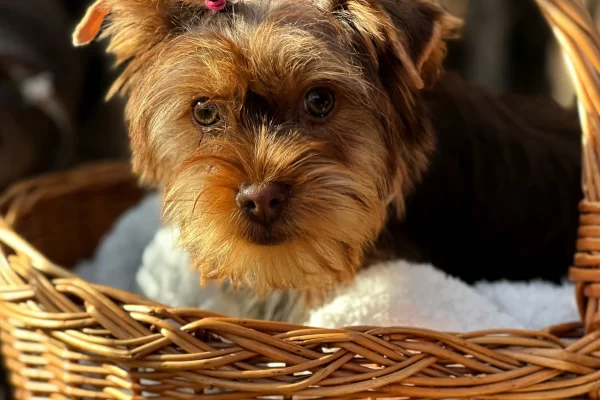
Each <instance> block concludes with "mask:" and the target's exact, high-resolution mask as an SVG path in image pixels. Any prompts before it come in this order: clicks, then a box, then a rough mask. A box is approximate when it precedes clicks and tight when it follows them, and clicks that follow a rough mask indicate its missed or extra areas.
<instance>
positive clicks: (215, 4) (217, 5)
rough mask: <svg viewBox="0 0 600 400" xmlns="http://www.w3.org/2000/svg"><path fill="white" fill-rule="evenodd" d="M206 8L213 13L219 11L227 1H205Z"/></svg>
mask: <svg viewBox="0 0 600 400" xmlns="http://www.w3.org/2000/svg"><path fill="white" fill-rule="evenodd" d="M205 3H206V7H208V8H210V9H211V10H213V11H221V10H222V9H224V8H225V6H226V5H227V0H205Z"/></svg>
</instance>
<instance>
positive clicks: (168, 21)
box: [82, 0, 458, 291]
mask: <svg viewBox="0 0 600 400" xmlns="http://www.w3.org/2000/svg"><path fill="white" fill-rule="evenodd" d="M102 1H103V5H104V6H106V7H108V8H109V9H110V10H111V13H110V16H109V17H108V21H107V26H108V27H107V29H106V30H105V32H104V33H103V35H102V37H106V38H109V39H110V43H109V46H108V50H109V51H110V52H111V53H113V54H114V55H115V56H116V60H117V62H118V63H123V62H128V64H127V65H126V67H125V69H124V72H123V74H122V75H121V77H120V78H119V79H118V80H117V81H116V82H115V85H114V87H113V91H112V92H111V94H114V93H116V92H121V93H123V94H126V95H128V105H127V110H126V112H127V117H128V121H129V125H130V136H131V145H132V151H133V167H134V170H135V172H136V173H138V174H139V175H140V177H141V178H142V179H143V180H144V181H145V182H148V183H151V184H155V185H159V186H161V187H163V188H164V191H165V199H166V200H165V205H164V217H165V220H166V221H168V222H170V223H172V224H173V225H175V226H177V227H178V228H179V229H180V232H181V238H182V243H181V244H182V246H184V247H185V248H186V249H187V250H188V251H189V252H190V253H191V255H192V258H193V260H194V262H195V265H196V266H197V267H198V268H199V269H200V271H201V272H202V273H203V275H204V276H205V277H206V278H208V279H230V280H231V281H232V282H234V283H244V284H249V285H250V286H251V287H253V288H255V289H256V290H257V291H261V290H262V291H265V290H267V289H268V288H282V289H291V288H293V289H300V290H308V289H310V290H313V289H314V290H320V288H325V287H331V286H335V285H339V284H341V283H342V282H347V281H349V280H350V279H352V277H353V276H354V274H355V272H356V270H357V269H358V268H359V267H360V266H361V265H362V263H363V260H364V258H365V253H366V252H368V251H370V250H371V247H372V244H373V242H374V240H375V239H376V238H377V236H378V234H379V232H380V231H381V230H382V229H383V227H384V225H385V222H386V209H387V207H388V205H389V204H390V203H394V204H396V206H397V208H398V209H400V210H401V209H402V205H403V199H404V197H405V195H406V194H407V193H408V192H409V191H410V190H411V188H412V187H413V186H414V185H415V183H416V182H417V181H418V179H419V177H420V175H421V174H422V172H423V171H424V170H425V168H426V166H427V157H428V153H429V151H430V150H431V149H432V147H433V135H432V134H431V132H430V126H429V123H428V122H427V121H426V118H423V113H424V112H425V110H424V106H423V105H422V104H420V100H419V97H418V96H417V93H418V91H419V90H420V89H421V88H423V87H426V86H429V85H431V84H433V82H435V80H436V79H437V75H438V73H439V71H440V69H441V63H442V60H443V58H444V55H445V49H446V46H445V40H446V39H448V38H450V37H452V36H454V34H455V31H456V28H457V26H458V22H457V21H456V20H455V19H453V18H452V17H451V16H449V15H448V14H447V13H445V12H444V11H443V10H442V9H441V7H440V6H438V5H437V4H436V3H434V2H431V1H428V0H382V1H367V0H322V1H317V0H315V1H309V0H294V1H291V0H273V1H268V0H247V1H244V0H240V1H238V2H236V4H230V5H229V6H228V8H226V9H225V10H223V11H222V12H220V13H213V12H212V11H208V10H206V9H204V6H203V1H192V0H102ZM402 21H407V25H406V26H400V25H401V22H402ZM82 24H83V25H84V26H85V21H84V22H83V23H82ZM323 85H324V86H327V87H329V88H330V89H332V90H333V91H334V92H335V94H336V101H337V102H336V109H335V110H334V112H333V114H332V115H330V116H329V117H328V118H327V119H326V120H323V121H315V120H313V119H311V118H310V117H309V116H308V115H307V114H306V113H305V112H304V111H303V96H304V93H305V92H306V90H307V89H309V88H311V87H315V86H323ZM202 97H205V98H209V99H210V100H211V101H212V102H214V103H215V104H217V105H218V107H219V112H220V114H221V116H222V118H223V121H222V123H221V124H220V125H218V126H215V127H211V128H202V127H200V126H198V125H197V124H195V123H194V122H193V120H192V117H191V106H192V104H193V103H194V101H195V100H196V99H198V98H202ZM253 98H260V99H263V100H264V101H265V102H267V103H268V104H269V106H270V108H271V109H273V110H275V111H273V115H269V116H268V117H267V116H262V117H261V118H258V117H257V116H258V115H259V113H257V112H254V113H253V111H252V110H253V107H258V105H259V104H258V103H256V104H255V103H254V102H253V101H254V100H253ZM263 106H264V104H263ZM272 181H281V182H285V183H287V184H289V185H290V186H291V188H292V196H291V198H290V200H289V203H288V204H287V205H286V209H285V212H284V215H283V216H282V218H281V220H280V221H278V222H277V223H276V224H275V225H274V226H272V227H271V228H270V229H271V230H272V231H275V232H276V233H277V234H278V235H279V236H282V237H285V240H284V241H283V243H282V244H278V245H272V246H263V245H258V244H255V242H254V241H253V240H252V238H253V237H256V236H260V235H262V234H264V233H265V232H264V229H266V228H264V227H259V226H256V225H254V224H252V223H251V222H250V221H248V220H247V219H246V218H245V217H244V215H243V214H242V213H241V212H240V211H239V209H238V207H237V206H236V202H235V196H236V193H237V191H238V189H239V188H240V186H241V185H242V184H245V183H256V184H264V183H268V182H272Z"/></svg>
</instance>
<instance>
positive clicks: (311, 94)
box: [304, 88, 335, 118]
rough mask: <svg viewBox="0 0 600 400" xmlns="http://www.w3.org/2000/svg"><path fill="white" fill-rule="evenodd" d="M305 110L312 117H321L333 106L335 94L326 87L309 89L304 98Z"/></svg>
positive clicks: (327, 113) (329, 111)
mask: <svg viewBox="0 0 600 400" xmlns="http://www.w3.org/2000/svg"><path fill="white" fill-rule="evenodd" d="M304 104H305V107H306V111H307V112H308V113H309V114H310V115H312V116H313V117H317V118H323V117H326V116H327V115H329V113H331V111H332V110H333V107H334V106H335V96H334V95H333V92H332V91H331V90H329V89H327V88H316V89H311V90H309V91H308V93H306V97H305V98H304Z"/></svg>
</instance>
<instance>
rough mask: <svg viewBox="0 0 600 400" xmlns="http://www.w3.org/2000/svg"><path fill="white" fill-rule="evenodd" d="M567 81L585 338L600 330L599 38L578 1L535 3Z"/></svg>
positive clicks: (576, 275)
mask: <svg viewBox="0 0 600 400" xmlns="http://www.w3.org/2000/svg"><path fill="white" fill-rule="evenodd" d="M535 2H536V3H537V5H538V6H539V8H540V10H541V12H542V14H543V15H544V17H545V18H546V20H547V21H548V23H549V24H550V27H551V28H552V31H553V33H554V36H555V37H556V39H557V40H558V43H559V44H560V46H561V48H562V52H563V55H564V56H565V61H566V65H567V68H568V71H569V73H570V75H571V78H572V81H573V84H574V87H575V91H576V93H577V104H578V107H579V116H580V121H581V127H582V133H583V134H582V155H583V160H582V182H581V184H582V188H583V194H584V200H583V201H582V202H581V204H580V207H579V213H580V218H579V230H578V238H577V253H576V254H575V258H574V263H573V264H574V265H573V266H572V267H571V268H570V271H569V278H570V279H571V280H572V281H573V282H575V284H576V285H575V296H576V298H577V305H578V308H579V313H580V315H581V318H582V320H583V323H584V327H585V330H586V332H591V331H596V330H600V147H599V146H598V138H600V77H599V74H598V72H599V71H600V34H599V33H598V30H597V28H596V26H595V23H594V21H593V19H592V18H591V16H590V14H589V12H588V10H587V9H586V6H585V4H584V3H583V2H582V1H581V0H535Z"/></svg>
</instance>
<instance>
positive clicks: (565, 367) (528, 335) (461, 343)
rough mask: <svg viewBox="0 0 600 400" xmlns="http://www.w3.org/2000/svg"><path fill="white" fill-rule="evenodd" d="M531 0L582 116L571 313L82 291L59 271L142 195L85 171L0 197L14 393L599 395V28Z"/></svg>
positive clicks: (4, 330)
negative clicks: (366, 320) (268, 314)
mask: <svg viewBox="0 0 600 400" xmlns="http://www.w3.org/2000/svg"><path fill="white" fill-rule="evenodd" d="M536 1H537V3H538V4H539V6H540V9H541V10H542V12H543V14H544V15H545V17H546V18H547V20H548V21H549V23H550V24H551V26H552V27H553V29H554V32H555V35H556V37H557V39H558V40H559V42H560V44H561V45H562V47H563V49H564V52H565V55H566V56H567V57H566V58H567V59H568V62H569V65H570V67H571V71H572V76H573V80H574V82H575V86H576V89H577V93H578V98H579V105H580V110H581V116H582V126H583V133H584V135H583V148H584V157H585V163H584V165H585V172H584V176H583V180H582V181H583V186H584V189H585V195H586V200H585V201H584V202H583V203H582V205H581V228H580V238H579V242H578V249H579V250H578V251H579V252H578V254H577V255H576V257H575V266H574V267H573V268H572V270H571V278H572V279H573V280H574V281H575V282H576V283H577V289H576V296H577V300H578V304H579V308H580V311H581V315H582V319H583V323H573V324H568V325H564V326H559V327H552V328H548V329H546V330H543V331H516V330H498V331H488V332H473V333H460V334H458V333H444V332H434V331H429V330H422V329H414V328H401V327H398V328H379V327H353V328H346V329H339V330H326V329H312V328H309V327H302V326H296V325H290V324H283V323H274V322H265V321H250V320H239V319H231V318H226V317H223V316H218V315H216V314H213V313H209V312H205V311H201V310H196V309H170V308H168V307H165V306H162V305H160V304H156V303H154V302H151V301H148V300H146V299H143V298H140V297H137V296H134V295H132V294H130V293H126V292H121V291H118V290H114V289H111V288H107V287H100V286H96V285H91V284H89V283H86V282H84V281H82V280H80V279H78V278H76V277H74V276H73V275H72V274H71V273H69V272H68V271H67V270H66V269H64V268H61V267H59V265H65V266H72V265H73V264H74V263H75V262H76V261H77V260H80V259H82V258H84V257H88V256H90V255H91V254H92V253H93V250H94V248H95V247H96V246H97V244H98V241H99V240H100V238H101V237H102V235H103V234H104V233H105V232H106V231H107V230H108V229H109V228H110V226H111V225H112V223H113V221H114V220H115V219H116V218H117V217H118V216H119V215H120V214H121V213H122V212H123V211H124V210H125V209H127V208H128V207H130V206H131V205H133V204H134V203H135V202H136V201H138V200H139V199H141V196H142V195H143V191H142V190H141V189H140V188H139V187H138V186H137V185H136V180H135V178H134V177H133V176H132V175H131V174H130V172H129V166H128V165H121V164H106V165H94V166H89V167H85V168H82V169H79V170H75V171H73V172H70V173H68V174H61V175H52V176H47V177H43V178H40V179H37V180H33V181H29V182H26V183H23V184H21V185H19V186H16V187H14V188H13V189H12V190H11V191H10V192H9V193H7V194H6V195H5V196H4V197H3V198H2V199H1V200H0V213H1V215H3V216H4V219H3V220H0V316H1V318H0V331H1V342H2V353H3V356H4V362H5V365H6V368H7V369H8V371H9V377H10V381H11V383H12V385H11V386H12V388H13V389H14V394H15V397H16V398H17V399H56V400H58V399H135V400H138V399H146V398H153V399H192V398H194V399H195V398H198V399H208V400H212V399H214V400H219V399H222V400H227V399H253V398H267V397H269V398H285V399H287V398H292V397H296V398H298V397H306V398H327V399H347V398H410V399H421V398H478V399H506V400H509V399H510V400H513V399H514V400H519V399H544V400H546V399H565V398H584V397H591V398H594V399H597V398H599V397H600V329H598V328H600V309H599V300H598V299H599V298H600V268H599V267H600V152H599V150H600V149H599V148H598V144H597V138H598V137H600V119H599V118H600V82H599V81H598V71H600V35H599V34H598V33H597V31H596V29H595V28H593V23H592V21H591V19H590V18H589V15H588V14H587V12H586V10H585V8H584V6H583V4H582V3H581V2H580V1H579V0H536ZM375 378H377V379H375ZM274 396H275V397H274Z"/></svg>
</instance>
